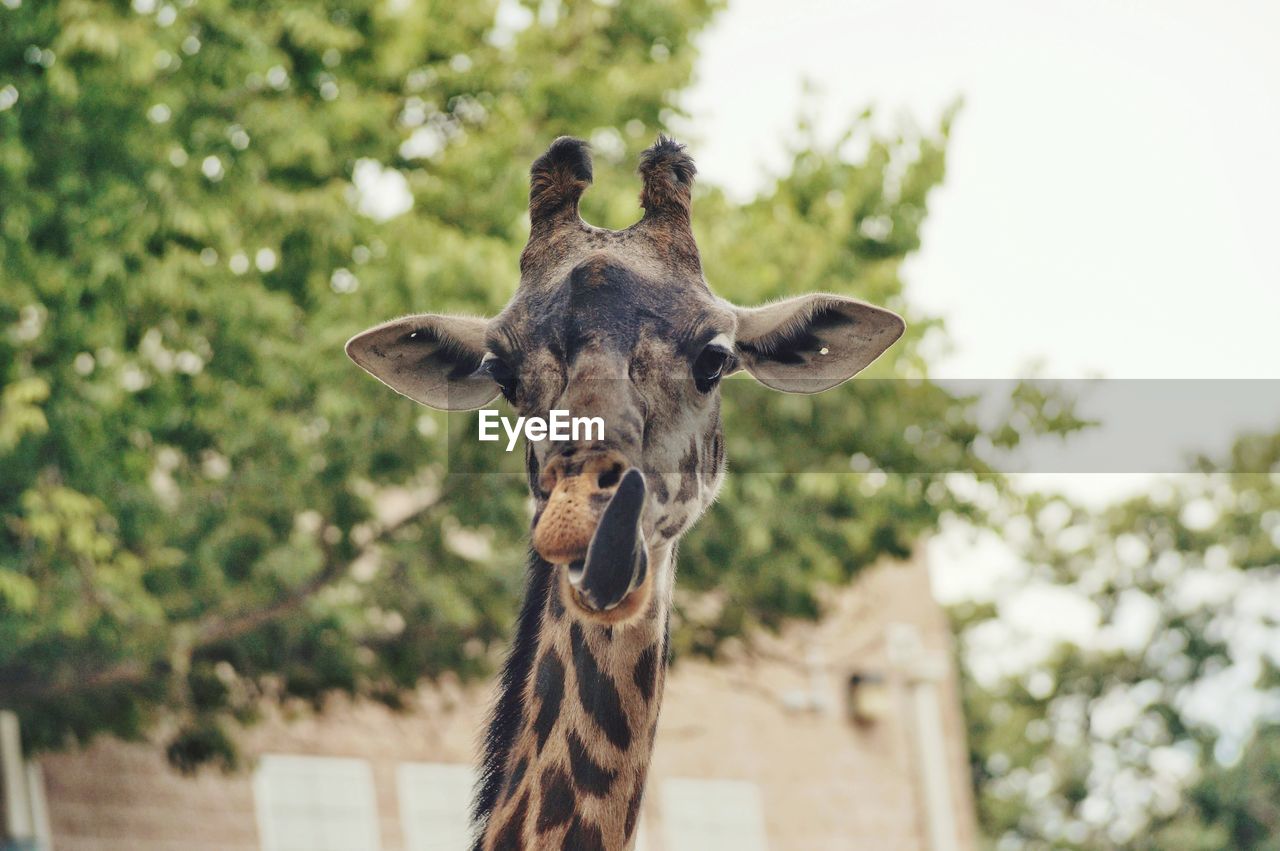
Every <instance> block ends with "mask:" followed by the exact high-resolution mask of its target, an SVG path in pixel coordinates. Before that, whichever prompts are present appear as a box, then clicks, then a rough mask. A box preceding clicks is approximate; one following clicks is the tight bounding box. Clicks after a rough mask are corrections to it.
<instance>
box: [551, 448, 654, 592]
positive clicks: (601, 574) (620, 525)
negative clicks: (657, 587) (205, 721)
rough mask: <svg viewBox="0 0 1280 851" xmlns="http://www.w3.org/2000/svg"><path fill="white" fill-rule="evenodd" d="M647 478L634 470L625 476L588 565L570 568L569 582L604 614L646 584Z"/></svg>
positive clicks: (597, 534) (594, 541)
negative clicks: (643, 520)
mask: <svg viewBox="0 0 1280 851" xmlns="http://www.w3.org/2000/svg"><path fill="white" fill-rule="evenodd" d="M644 497H645V485H644V475H643V474H642V473H641V472H640V471H639V470H637V469H635V468H632V469H630V470H628V471H627V472H626V473H624V474H623V476H622V481H621V482H619V483H618V490H617V491H616V492H615V493H614V495H613V499H611V500H610V501H609V505H608V507H606V508H605V510H604V516H602V517H601V518H600V525H599V526H597V527H596V532H595V535H593V536H592V538H591V546H589V547H588V548H587V558H586V561H585V562H574V563H573V564H571V565H569V582H570V584H571V585H573V587H574V588H575V589H577V591H578V594H579V596H580V597H581V598H582V601H583V602H584V603H586V604H587V605H588V606H590V607H592V608H594V609H596V610H597V611H603V610H605V609H612V608H613V607H614V606H616V605H618V603H620V602H622V598H623V597H625V596H627V592H628V591H631V590H632V589H633V588H637V587H639V586H640V583H642V582H644V577H645V573H646V571H648V569H649V556H648V554H647V553H646V552H645V547H644V535H643V534H641V532H640V515H641V514H642V513H643V512H644Z"/></svg>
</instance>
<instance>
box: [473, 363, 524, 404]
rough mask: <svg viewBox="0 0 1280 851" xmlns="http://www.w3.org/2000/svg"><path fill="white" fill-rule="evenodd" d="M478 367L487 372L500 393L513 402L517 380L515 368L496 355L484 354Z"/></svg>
mask: <svg viewBox="0 0 1280 851" xmlns="http://www.w3.org/2000/svg"><path fill="white" fill-rule="evenodd" d="M480 368H481V369H483V370H484V371H485V372H486V373H488V375H489V377H490V378H492V379H493V382H494V383H495V384H497V385H498V387H499V388H500V389H501V390H502V395H503V396H505V397H506V399H507V401H508V402H510V403H511V404H513V405H514V404H515V401H516V388H517V386H518V385H519V381H518V380H517V378H516V373H515V370H513V369H512V368H511V367H510V365H508V364H507V362H506V361H504V360H503V359H502V358H500V357H498V356H497V355H492V354H491V355H486V356H485V359H484V362H483V363H482V364H480Z"/></svg>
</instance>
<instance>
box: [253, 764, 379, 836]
mask: <svg viewBox="0 0 1280 851" xmlns="http://www.w3.org/2000/svg"><path fill="white" fill-rule="evenodd" d="M253 792H254V798H255V800H256V803H257V810H258V832H259V834H260V836H261V839H262V849H263V851H379V842H378V805H377V801H376V800H375V797H374V792H373V772H372V771H371V770H370V769H369V763H367V762H365V761H364V760H362V759H340V758H335V757H315V756H280V755H269V756H264V757H263V758H262V760H261V762H260V763H259V764H258V771H257V774H256V775H255V777H254V780H253Z"/></svg>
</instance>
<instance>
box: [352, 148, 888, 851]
mask: <svg viewBox="0 0 1280 851" xmlns="http://www.w3.org/2000/svg"><path fill="white" fill-rule="evenodd" d="M639 171H640V175H641V179H642V189H641V193H640V203H641V206H642V207H643V208H644V215H643V217H642V218H641V219H640V221H638V222H636V224H634V225H632V226H631V227H629V228H626V229H624V230H619V231H613V230H606V229H602V228H597V227H592V226H591V225H588V224H587V223H585V222H583V221H582V219H581V217H580V216H579V214H578V201H579V199H580V197H581V196H582V193H583V192H584V191H585V190H586V188H587V187H588V186H589V185H590V183H591V180H592V163H591V158H590V154H589V151H588V148H587V145H586V143H584V142H582V141H580V140H578V139H572V138H569V137H562V138H560V139H557V140H556V141H555V142H553V143H552V145H551V147H550V148H549V149H548V150H547V152H546V153H544V154H543V155H542V156H541V157H539V158H538V159H537V160H536V161H535V162H534V164H533V167H532V169H531V171H530V191H529V221H530V232H529V240H528V243H527V244H526V246H525V248H524V251H523V253H522V254H521V258H520V282H519V285H518V286H517V287H516V290H515V293H514V295H513V296H512V298H511V300H510V302H509V303H508V304H507V306H506V307H505V308H504V309H503V310H502V311H501V312H500V313H499V314H498V315H497V316H495V317H493V318H491V319H484V318H479V317H473V316H448V315H441V314H420V315H415V316H408V317H405V318H402V319H396V320H393V321H391V322H386V323H384V324H382V325H378V326H376V327H374V328H371V329H370V330H368V331H365V332H364V333H362V334H358V335H356V336H355V337H353V338H352V339H351V340H350V341H349V342H348V343H347V353H348V354H349V355H350V356H351V358H352V360H354V361H355V362H356V363H357V364H359V365H360V366H361V367H362V368H364V369H365V370H367V371H368V372H369V373H371V374H372V375H373V376H374V377H376V378H377V379H378V380H380V381H382V382H383V383H385V384H387V385H388V386H390V387H391V388H392V389H393V390H395V391H397V392H398V393H401V394H403V395H405V396H408V397H409V398H411V399H413V400H414V401H416V402H419V403H421V404H424V405H428V406H430V407H433V408H439V409H443V410H473V409H476V408H480V407H483V406H485V405H487V404H489V403H491V402H493V401H494V400H495V399H496V398H497V397H498V396H499V395H501V396H503V397H505V398H506V400H507V401H508V402H509V403H510V404H511V405H512V406H513V407H514V408H515V409H516V410H517V412H518V413H519V414H520V415H521V416H524V417H544V418H545V417H547V416H548V414H549V412H550V411H552V410H568V411H572V412H573V413H574V415H575V416H582V417H600V418H602V419H603V420H604V421H605V422H606V424H607V426H606V428H605V430H604V433H603V435H595V434H592V435H590V436H587V437H583V438H581V439H577V440H567V441H551V440H532V441H526V444H525V456H526V467H527V471H528V484H529V489H530V492H531V495H532V497H533V504H534V512H533V522H532V527H531V529H532V535H531V543H532V553H531V556H530V560H529V565H528V570H527V577H526V582H527V589H526V595H525V599H524V602H523V605H522V607H521V611H520V615H519V618H518V620H517V623H516V629H515V638H514V642H513V644H512V648H511V651H510V653H509V655H508V657H507V661H506V664H505V666H504V668H503V671H502V675H501V679H500V682H499V687H498V694H497V699H496V701H495V704H494V708H493V711H492V713H491V716H490V721H489V726H488V730H487V735H486V737H485V744H484V753H483V757H482V763H481V766H480V782H479V786H478V789H477V794H476V801H475V806H474V810H473V815H474V819H475V824H476V845H475V847H476V849H478V851H507V849H529V851H532V849H552V848H554V849H562V848H563V849H573V851H594V850H595V849H608V851H614V849H626V848H630V847H632V845H633V844H634V842H635V834H636V823H637V818H638V813H639V808H640V804H641V801H642V798H643V794H644V788H645V779H646V776H647V773H648V766H649V758H650V755H651V753H652V748H653V737H654V735H655V733H656V730H657V719H658V710H659V706H660V704H661V701H662V691H663V685H664V682H665V674H666V659H667V637H668V630H669V620H670V612H671V599H672V591H673V585H674V580H675V564H674V552H675V546H676V543H677V542H678V541H679V539H680V538H681V536H683V535H684V534H685V532H687V531H688V530H689V528H690V527H691V526H692V525H693V524H694V522H695V521H696V520H697V519H698V517H699V516H701V514H702V512H703V511H704V510H705V509H706V508H707V506H708V505H710V503H711V502H712V501H713V499H714V498H715V495H716V493H717V491H718V490H719V488H720V485H721V483H722V481H723V477H724V436H723V431H722V426H721V420H720V383H721V379H722V378H724V377H725V376H727V375H730V374H732V373H734V372H735V371H737V370H739V369H744V370H746V371H747V372H748V373H750V374H751V375H752V376H753V377H755V378H756V380H758V381H759V382H761V383H762V384H764V385H766V386H768V387H771V388H774V389H777V390H782V391H785V392H792V393H816V392H819V391H822V390H827V389H830V388H831V387H835V386H836V385H838V384H840V383H842V382H843V381H845V380H847V379H849V378H850V377H852V376H853V375H854V374H856V373H857V372H858V371H860V370H861V369H863V368H864V367H866V366H867V365H868V364H870V363H871V362H872V361H873V360H875V359H876V358H877V357H879V356H880V355H881V354H882V353H883V352H884V351H885V350H886V349H888V347H889V346H890V345H892V344H893V342H894V341H895V340H897V339H898V337H900V336H901V335H902V332H903V329H904V324H903V322H902V319H901V318H899V317H898V316H897V315H895V314H894V313H892V312H890V311H888V310H884V309H882V308H879V307H874V306H872V305H869V304H866V303H864V302H862V301H859V300H857V299H854V298H850V297H848V296H843V295H832V294H825V293H818V294H813V295H806V296H797V297H793V298H789V299H784V300H782V301H778V302H774V303H772V304H768V305H765V306H763V307H756V308H741V307H737V306H735V305H733V304H731V303H730V302H728V301H726V300H724V299H723V298H721V297H719V296H717V295H715V294H714V293H713V292H712V291H711V289H710V287H709V286H708V285H707V282H706V279H705V277H704V276H703V270H702V264H701V259H700V257H699V254H698V248H697V245H696V243H695V241H694V237H693V231H692V229H691V199H692V188H693V180H694V175H695V174H696V169H695V167H694V164H693V160H692V159H691V158H690V157H689V156H688V154H687V153H686V152H685V150H684V146H682V145H679V144H677V143H676V142H674V141H672V140H670V139H668V138H665V137H662V136H660V137H659V138H658V141H657V143H655V144H654V145H653V146H652V147H650V148H649V149H648V150H646V151H645V152H644V153H643V154H642V155H641V158H640V167H639ZM836 283H838V282H836Z"/></svg>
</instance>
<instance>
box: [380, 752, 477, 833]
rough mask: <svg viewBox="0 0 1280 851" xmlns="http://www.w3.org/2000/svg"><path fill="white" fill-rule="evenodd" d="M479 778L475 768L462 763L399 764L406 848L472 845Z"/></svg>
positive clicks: (397, 787)
mask: <svg viewBox="0 0 1280 851" xmlns="http://www.w3.org/2000/svg"><path fill="white" fill-rule="evenodd" d="M475 781H476V772H475V769H474V768H472V767H471V766H470V765H463V764H460V763H448V762H402V763H400V764H399V765H398V766H396V789H397V792H398V794H399V799H400V828H401V830H403V831H404V847H405V851H455V849H462V848H467V847H469V846H470V840H471V796H472V792H473V790H474V789H475Z"/></svg>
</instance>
